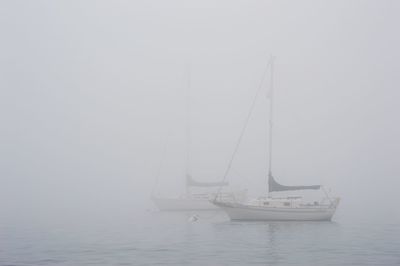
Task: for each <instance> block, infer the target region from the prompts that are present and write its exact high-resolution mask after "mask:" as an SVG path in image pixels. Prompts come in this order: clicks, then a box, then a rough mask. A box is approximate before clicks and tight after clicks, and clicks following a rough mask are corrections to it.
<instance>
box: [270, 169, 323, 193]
mask: <svg viewBox="0 0 400 266" xmlns="http://www.w3.org/2000/svg"><path fill="white" fill-rule="evenodd" d="M320 187H321V186H319V185H314V186H284V185H281V184H279V183H278V182H276V181H275V179H274V177H273V176H272V174H271V173H269V174H268V189H269V192H273V191H288V190H304V189H320Z"/></svg>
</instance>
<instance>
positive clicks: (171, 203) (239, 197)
mask: <svg viewBox="0 0 400 266" xmlns="http://www.w3.org/2000/svg"><path fill="white" fill-rule="evenodd" d="M227 185H228V183H225V182H215V183H214V182H198V181H195V180H193V179H192V177H191V176H190V175H187V176H186V188H187V189H186V193H185V194H183V195H181V196H180V197H176V198H172V197H171V198H167V197H157V196H154V195H153V196H152V198H151V199H152V201H153V202H154V204H155V205H156V206H157V208H158V209H159V210H161V211H207V210H220V209H219V208H218V207H217V206H216V205H214V204H212V203H211V201H210V200H211V199H213V198H214V197H215V195H216V193H215V192H210V191H209V189H210V188H214V190H215V189H216V188H217V187H220V186H227ZM207 188H208V189H207ZM195 189H197V190H203V192H201V191H198V192H194V191H193V190H195ZM204 190H205V191H204ZM219 198H220V199H222V200H223V201H224V202H243V201H244V200H245V198H246V191H244V190H243V191H237V192H227V193H221V194H220V195H219Z"/></svg>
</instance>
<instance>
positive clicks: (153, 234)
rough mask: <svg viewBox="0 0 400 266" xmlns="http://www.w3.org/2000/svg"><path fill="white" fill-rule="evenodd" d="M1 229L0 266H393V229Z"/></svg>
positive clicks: (147, 225) (258, 225)
mask: <svg viewBox="0 0 400 266" xmlns="http://www.w3.org/2000/svg"><path fill="white" fill-rule="evenodd" d="M192 215H193V213H163V212H150V213H141V214H139V215H138V214H136V215H133V214H132V216H131V217H124V218H122V217H103V218H99V217H97V218H96V219H93V220H85V221H84V220H79V221H68V219H63V220H59V221H57V222H56V221H48V222H47V223H46V222H42V223H36V224H30V223H23V224H11V223H10V224H2V225H1V227H0V239H1V242H0V264H1V265H132V264H133V265H153V264H157V263H159V264H163V265H165V264H167V265H168V264H170V265H176V264H182V265H220V264H230V265H246V264H254V265H310V264H311V265H396V264H399V263H400V255H399V253H398V251H399V250H400V244H399V240H398V237H399V236H400V226H399V224H395V223H393V224H386V223H362V222H357V221H355V222H351V221H349V220H346V219H342V220H340V219H339V220H338V221H336V222H270V223H267V222H232V221H228V220H227V217H226V216H225V215H224V214H222V213H220V212H202V213H197V215H198V217H199V220H198V221H196V222H190V221H189V218H190V217H191V216H192Z"/></svg>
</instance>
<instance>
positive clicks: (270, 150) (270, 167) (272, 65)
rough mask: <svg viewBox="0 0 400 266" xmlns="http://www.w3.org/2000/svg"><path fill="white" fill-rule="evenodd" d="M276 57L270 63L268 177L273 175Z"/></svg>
mask: <svg viewBox="0 0 400 266" xmlns="http://www.w3.org/2000/svg"><path fill="white" fill-rule="evenodd" d="M274 59H275V58H274V57H273V56H272V57H271V61H270V62H271V65H270V67H271V68H270V88H269V94H268V98H269V144H268V145H269V147H268V150H269V156H268V177H269V176H272V127H273V121H272V118H273V116H272V115H273V110H274Z"/></svg>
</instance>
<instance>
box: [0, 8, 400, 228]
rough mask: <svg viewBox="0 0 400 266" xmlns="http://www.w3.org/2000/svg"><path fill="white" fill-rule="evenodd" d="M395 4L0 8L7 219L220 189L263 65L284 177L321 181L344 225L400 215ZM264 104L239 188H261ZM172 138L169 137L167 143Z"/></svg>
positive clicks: (91, 211)
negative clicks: (210, 186) (271, 75)
mask: <svg viewBox="0 0 400 266" xmlns="http://www.w3.org/2000/svg"><path fill="white" fill-rule="evenodd" d="M399 12H400V2H399V1H394V0H393V1H377V0H376V1H348V0H346V1H255V0H254V1H253V0H250V1H249V0H243V1H225V0H224V1H210V0H204V1H192V0H189V1H186V0H185V1H177V0H172V1H161V0H155V1H11V0H10V1H1V3H0V32H1V41H0V129H1V130H0V132H1V135H0V136H1V138H0V147H1V148H0V182H1V183H0V184H1V185H0V212H1V216H2V220H10V221H14V220H15V221H17V220H24V219H30V220H34V219H39V220H40V219H42V218H43V217H51V216H52V217H60V216H61V217H63V216H65V215H72V216H73V217H85V216H88V217H89V216H96V215H102V214H118V213H129V212H133V211H135V210H139V209H143V210H144V209H149V208H153V205H152V203H151V201H150V200H149V196H150V193H151V190H152V188H153V186H154V182H155V176H156V173H157V167H158V165H159V164H160V160H161V158H162V150H163V146H164V143H165V140H166V139H167V149H166V153H167V156H166V160H165V161H164V166H163V167H162V169H161V175H160V186H161V188H160V186H159V190H161V191H160V192H162V193H165V194H166V195H178V194H179V193H182V192H183V180H184V169H185V163H184V162H185V157H184V156H185V138H184V137H185V116H186V114H185V101H186V76H185V72H186V71H187V69H186V66H187V64H188V62H190V65H191V84H192V86H191V90H190V102H191V104H190V105H191V129H192V141H191V145H190V151H191V169H192V175H193V176H194V177H196V178H197V179H199V180H215V179H218V180H219V179H221V178H222V176H223V173H224V171H225V169H226V167H227V164H228V161H229V158H230V156H231V154H232V152H233V149H234V145H235V143H236V140H237V138H238V135H239V132H240V129H241V127H242V125H243V123H244V119H245V117H246V114H247V111H248V109H249V106H250V103H251V101H252V98H253V97H254V93H255V91H256V89H257V86H258V84H259V82H260V79H261V78H262V73H263V69H264V68H265V65H266V64H267V61H268V57H269V56H270V55H271V54H272V55H274V56H276V57H277V60H276V65H275V69H276V72H275V73H276V75H275V85H276V86H275V88H276V102H275V121H276V122H275V138H274V145H275V146H274V148H275V150H274V156H275V157H274V167H273V168H274V174H275V176H276V177H277V178H278V179H279V181H280V182H282V183H284V184H313V183H322V184H324V185H326V186H328V187H330V188H332V192H333V194H334V195H338V196H340V197H341V198H342V203H341V205H340V206H339V211H338V213H337V215H338V216H339V215H345V214H346V215H354V216H357V217H362V218H365V219H372V217H387V216H389V215H390V217H397V218H399V217H400V214H399V212H400V211H399V208H398V203H397V202H398V192H399V187H400V181H399V180H400V166H399V158H400V142H399V139H398V138H399V136H400V126H399V122H400V119H399V113H400V105H399V101H400V90H399V85H400V80H399V79H400V75H399V62H400V49H399V47H400V35H399V29H398V28H399V24H400V17H399ZM266 118H267V104H266V102H265V100H264V99H262V98H261V99H259V101H258V102H257V106H256V109H255V114H254V116H253V117H252V119H251V121H250V124H249V128H248V131H247V132H246V135H245V137H244V140H243V143H242V145H241V147H240V150H239V153H238V156H237V157H236V158H235V161H234V166H233V171H232V173H231V174H230V176H229V178H228V179H229V181H231V182H232V184H233V185H235V186H237V187H241V188H248V189H249V191H250V193H251V194H254V195H258V194H260V193H263V192H264V191H265V188H264V186H265V175H266V169H267V157H266V156H267V142H266V141H267V133H268V132H267V124H266ZM167 136H168V137H167Z"/></svg>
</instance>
